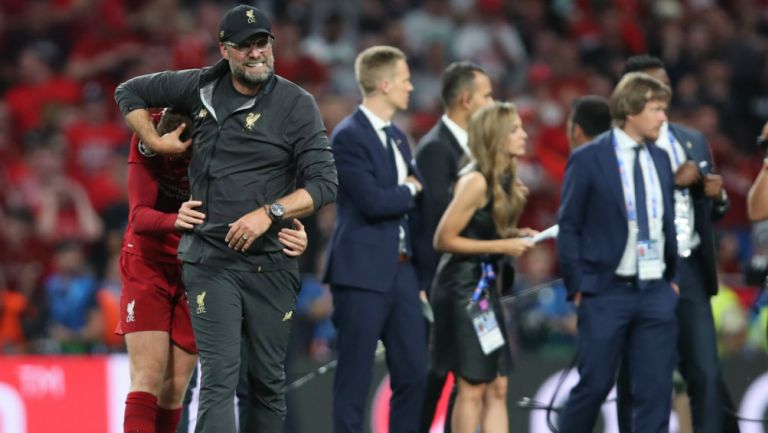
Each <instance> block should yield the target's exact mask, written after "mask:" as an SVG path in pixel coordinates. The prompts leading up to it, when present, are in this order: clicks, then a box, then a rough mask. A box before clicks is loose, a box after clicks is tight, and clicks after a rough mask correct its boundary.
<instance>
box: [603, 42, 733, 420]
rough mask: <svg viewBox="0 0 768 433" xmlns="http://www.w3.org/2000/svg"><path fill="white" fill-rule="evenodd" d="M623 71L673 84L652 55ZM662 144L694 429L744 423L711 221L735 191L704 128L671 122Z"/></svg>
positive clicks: (623, 396)
mask: <svg viewBox="0 0 768 433" xmlns="http://www.w3.org/2000/svg"><path fill="white" fill-rule="evenodd" d="M624 72H625V73H630V72H644V73H646V74H648V75H650V76H652V77H654V78H656V79H658V80H659V81H661V82H663V83H665V84H667V85H669V77H668V76H667V73H666V71H665V70H664V64H663V63H662V61H661V60H660V59H658V58H656V57H651V56H648V55H642V56H634V57H630V58H629V59H628V60H627V62H626V64H625V65H624ZM655 143H656V146H657V147H659V148H660V149H662V150H664V151H665V152H666V153H667V155H668V156H669V159H670V162H671V169H672V173H673V174H674V178H675V187H676V189H675V196H674V206H675V230H676V233H677V243H678V255H679V256H680V261H679V264H680V265H679V268H678V271H677V278H676V280H677V281H678V282H679V284H680V302H679V303H678V306H677V311H676V314H677V321H678V330H679V335H678V342H677V346H678V368H679V370H680V373H681V374H682V376H683V379H685V382H686V387H687V392H688V396H689V399H690V405H691V421H692V424H693V431H694V432H695V433H703V432H718V433H720V432H724V433H733V432H738V431H739V425H738V421H737V420H736V418H735V417H734V416H733V413H735V410H734V407H733V402H732V401H731V397H730V394H729V393H728V390H727V388H726V386H725V382H724V381H723V378H722V374H721V372H720V360H719V358H718V353H717V338H716V332H715V325H714V320H713V318H712V308H711V305H710V297H711V296H713V295H715V294H716V293H717V289H718V279H717V266H716V260H715V242H714V235H713V227H712V222H713V221H715V220H718V219H720V218H722V217H723V215H725V213H726V211H727V210H728V197H727V195H726V192H725V189H724V188H723V181H722V178H721V177H720V175H718V174H714V173H712V170H713V168H714V167H713V161H712V155H711V154H710V151H709V146H708V144H707V141H706V138H705V137H704V136H703V135H702V134H701V132H699V131H696V130H693V129H690V128H686V127H684V126H682V125H679V124H676V123H670V122H665V123H664V124H663V125H662V127H661V130H660V133H659V138H658V139H657V140H656V142H655ZM630 387H631V385H630V379H629V378H628V375H627V374H626V372H625V371H624V370H623V369H622V372H621V374H620V375H619V381H618V402H619V427H620V430H621V431H622V433H628V432H630V431H631V429H630V428H629V425H628V423H629V421H628V420H629V418H630V415H629V413H628V411H629V410H630V409H629V407H630V406H631V398H630V397H629V392H628V390H629V388H630Z"/></svg>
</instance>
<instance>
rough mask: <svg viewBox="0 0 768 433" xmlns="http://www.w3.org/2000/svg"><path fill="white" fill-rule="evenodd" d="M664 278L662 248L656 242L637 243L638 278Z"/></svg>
mask: <svg viewBox="0 0 768 433" xmlns="http://www.w3.org/2000/svg"><path fill="white" fill-rule="evenodd" d="M661 276H662V261H661V246H660V245H659V242H658V241H656V240H644V241H637V277H638V279H639V280H659V279H661Z"/></svg>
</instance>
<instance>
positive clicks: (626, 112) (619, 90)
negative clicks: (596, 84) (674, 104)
mask: <svg viewBox="0 0 768 433" xmlns="http://www.w3.org/2000/svg"><path fill="white" fill-rule="evenodd" d="M671 97H672V90H671V89H670V88H669V86H667V85H666V84H664V83H662V82H661V81H659V80H657V79H655V78H653V77H651V76H650V75H648V74H646V73H644V72H630V73H628V74H626V75H624V77H622V78H621V81H619V84H617V85H616V88H615V89H614V90H613V94H612V95H611V99H610V100H609V101H608V105H609V106H610V108H611V117H612V118H613V123H614V125H616V126H618V127H619V128H623V127H624V125H625V124H626V121H627V116H630V115H635V114H639V113H640V112H641V111H643V109H644V108H645V104H646V103H648V102H649V101H669V99H670V98H671Z"/></svg>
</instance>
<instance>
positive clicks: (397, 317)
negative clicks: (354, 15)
mask: <svg viewBox="0 0 768 433" xmlns="http://www.w3.org/2000/svg"><path fill="white" fill-rule="evenodd" d="M355 76H356V78H357V82H358V84H359V86H360V89H361V91H362V94H363V102H362V104H361V105H360V106H359V108H358V109H357V110H356V111H355V112H354V113H353V114H352V115H350V116H349V117H347V118H345V119H344V120H343V121H342V122H341V123H340V124H339V125H338V126H337V127H336V129H335V130H334V132H333V135H332V137H331V148H332V149H333V153H334V156H335V158H336V167H337V171H338V173H339V195H338V200H337V207H336V209H337V220H336V228H335V231H334V233H333V236H332V238H331V242H330V249H329V252H328V263H327V268H326V274H325V280H326V282H329V283H330V284H331V290H332V293H333V303H334V313H333V321H334V323H335V325H336V328H337V330H338V340H337V345H338V351H339V358H338V360H339V363H338V367H337V370H336V377H335V381H334V386H333V393H334V403H333V418H334V429H335V431H336V433H360V432H361V431H362V421H363V413H364V409H365V403H366V401H367V399H368V388H369V386H370V383H371V375H372V369H373V361H374V353H375V352H376V345H377V342H378V341H379V340H381V341H382V342H383V343H384V346H385V348H386V350H387V356H386V359H387V367H388V368H389V372H390V386H391V387H392V399H391V400H390V416H389V419H390V421H389V429H390V431H392V432H398V433H414V432H416V431H417V429H418V423H419V414H420V413H421V404H422V400H423V396H424V382H425V377H426V369H427V348H426V332H425V323H424V318H423V317H422V313H421V307H420V303H419V295H418V292H419V286H418V281H417V277H416V269H415V267H414V265H413V263H412V262H411V256H412V245H411V237H410V228H409V225H410V224H409V216H408V213H409V212H411V211H413V210H414V209H415V208H416V198H417V196H418V194H419V193H420V192H421V189H422V187H421V182H420V181H419V180H418V177H417V176H416V174H415V173H416V172H415V169H414V167H413V165H412V164H411V152H410V149H409V147H408V140H407V138H406V136H405V134H404V133H403V132H402V131H401V130H400V129H398V128H397V127H396V126H394V125H393V124H392V123H391V119H392V117H393V116H394V114H395V112H397V111H403V110H406V109H407V108H408V96H409V94H410V92H411V91H412V90H413V86H412V85H411V81H410V74H409V70H408V64H407V63H406V58H405V54H403V52H402V51H400V50H399V49H397V48H394V47H388V46H375V47H371V48H368V49H366V50H365V51H363V52H361V53H360V54H359V55H358V57H357V59H356V60H355Z"/></svg>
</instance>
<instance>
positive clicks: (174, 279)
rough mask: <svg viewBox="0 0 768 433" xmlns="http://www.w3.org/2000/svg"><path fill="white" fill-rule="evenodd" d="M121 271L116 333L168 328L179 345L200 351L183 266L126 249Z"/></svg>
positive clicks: (195, 351)
mask: <svg viewBox="0 0 768 433" xmlns="http://www.w3.org/2000/svg"><path fill="white" fill-rule="evenodd" d="M120 273H121V275H122V281H123V288H122V292H121V293H120V322H119V323H118V324H117V328H116V329H115V333H116V334H118V335H125V334H130V333H131V332H137V331H165V332H167V333H168V335H169V337H170V338H171V340H172V341H173V342H174V343H175V344H176V345H178V346H179V347H181V348H182V349H185V350H187V351H189V352H193V353H197V346H195V336H194V334H193V333H192V322H191V320H190V318H189V306H188V305H187V293H186V291H185V290H184V284H183V283H182V281H181V266H180V265H178V264H175V263H163V262H159V261H155V260H147V259H145V258H144V257H141V256H138V255H135V254H126V253H123V254H121V255H120Z"/></svg>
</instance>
